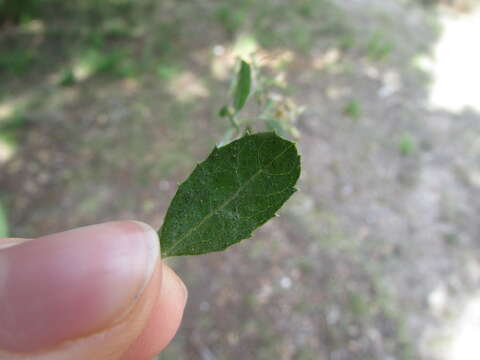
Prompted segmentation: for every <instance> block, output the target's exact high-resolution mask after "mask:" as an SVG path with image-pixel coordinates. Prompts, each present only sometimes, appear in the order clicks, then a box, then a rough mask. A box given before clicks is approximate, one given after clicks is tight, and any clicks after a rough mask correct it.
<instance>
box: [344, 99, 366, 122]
mask: <svg viewBox="0 0 480 360" xmlns="http://www.w3.org/2000/svg"><path fill="white" fill-rule="evenodd" d="M343 112H344V113H345V115H348V116H350V117H351V118H352V119H353V120H358V119H359V118H360V116H362V105H361V104H360V102H359V101H358V100H356V99H352V100H350V102H349V103H348V104H347V105H345V109H344V110H343Z"/></svg>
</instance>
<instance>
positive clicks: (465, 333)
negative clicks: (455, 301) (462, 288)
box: [447, 294, 480, 360]
mask: <svg viewBox="0 0 480 360" xmlns="http://www.w3.org/2000/svg"><path fill="white" fill-rule="evenodd" d="M454 328H455V335H454V337H453V341H452V344H451V348H450V352H449V357H448V358H447V359H448V360H478V359H479V358H480V346H479V343H478V341H479V338H480V294H478V295H477V296H475V297H473V298H471V299H470V300H469V301H468V302H467V303H466V304H465V307H464V309H463V312H462V314H461V316H460V318H459V319H458V320H457V323H456V324H455V327H454Z"/></svg>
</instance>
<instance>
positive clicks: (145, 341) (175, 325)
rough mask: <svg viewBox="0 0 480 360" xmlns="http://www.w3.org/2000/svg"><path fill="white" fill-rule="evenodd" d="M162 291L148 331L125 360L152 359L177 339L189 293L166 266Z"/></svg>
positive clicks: (146, 329)
mask: <svg viewBox="0 0 480 360" xmlns="http://www.w3.org/2000/svg"><path fill="white" fill-rule="evenodd" d="M162 267H163V275H162V277H163V278H162V287H161V290H160V293H159V295H158V298H157V301H156V303H155V305H154V308H153V310H152V313H151V316H150V319H149V321H148V323H147V326H146V327H145V329H144V331H143V332H142V333H141V335H140V336H139V337H138V339H137V340H136V341H135V342H134V343H133V344H132V346H131V347H130V348H129V350H128V351H127V353H126V354H125V356H124V357H123V358H122V359H123V360H134V359H135V360H138V359H150V358H152V357H154V356H156V355H158V353H160V352H161V351H162V350H163V349H164V348H165V347H166V346H167V345H168V344H169V343H170V341H171V340H172V339H173V337H174V336H175V334H176V332H177V330H178V329H179V327H180V323H181V320H182V317H183V312H184V309H185V305H186V303H187V298H188V291H187V288H186V286H185V284H184V283H183V281H182V280H181V279H180V277H179V276H178V275H177V274H176V273H175V272H174V271H173V270H172V269H171V268H170V267H169V266H168V265H166V264H163V265H162Z"/></svg>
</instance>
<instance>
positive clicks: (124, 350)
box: [0, 221, 187, 360]
mask: <svg viewBox="0 0 480 360" xmlns="http://www.w3.org/2000/svg"><path fill="white" fill-rule="evenodd" d="M159 254H160V249H159V242H158V237H157V234H156V232H155V231H154V230H153V229H152V228H150V227H149V226H148V225H146V224H144V223H140V222H135V221H122V222H109V223H104V224H99V225H92V226H87V227H82V228H77V229H73V230H69V231H66V232H62V233H58V234H53V235H47V236H43V237H40V238H37V239H18V238H9V239H0V359H9V360H17V359H31V360H40V359H42V360H43V359H45V360H46V359H48V360H56V359H72V360H76V359H82V360H83V359H99V360H104V359H105V360H107V359H108V360H110V359H112V360H114V359H115V360H116V359H121V360H133V359H135V360H143V359H145V360H147V359H151V358H152V357H154V356H155V355H157V354H158V353H159V352H161V350H162V349H163V348H165V346H167V345H168V343H169V342H170V341H171V339H172V338H173V336H174V335H175V333H176V331H177V329H178V327H179V325H180V322H181V319H182V315H183V310H184V307H185V304H186V300H187V290H186V288H185V285H184V284H183V282H182V281H181V280H180V278H179V277H178V276H177V275H176V274H175V273H174V272H173V270H171V269H170V268H169V267H168V266H167V265H166V264H164V263H162V261H161V259H160V256H159Z"/></svg>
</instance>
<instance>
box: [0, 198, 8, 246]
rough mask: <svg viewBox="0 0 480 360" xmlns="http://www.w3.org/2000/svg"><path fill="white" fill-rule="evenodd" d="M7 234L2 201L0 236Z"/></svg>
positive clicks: (0, 206)
mask: <svg viewBox="0 0 480 360" xmlns="http://www.w3.org/2000/svg"><path fill="white" fill-rule="evenodd" d="M7 236H8V222H7V213H6V211H5V208H4V207H3V205H2V203H0V238H2V237H7Z"/></svg>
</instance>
